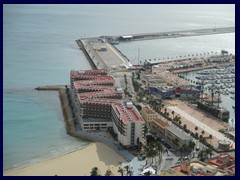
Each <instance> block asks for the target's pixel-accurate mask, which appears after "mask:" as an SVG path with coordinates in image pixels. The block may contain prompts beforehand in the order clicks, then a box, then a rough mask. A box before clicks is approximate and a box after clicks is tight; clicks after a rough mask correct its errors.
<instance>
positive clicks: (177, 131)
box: [167, 126, 192, 140]
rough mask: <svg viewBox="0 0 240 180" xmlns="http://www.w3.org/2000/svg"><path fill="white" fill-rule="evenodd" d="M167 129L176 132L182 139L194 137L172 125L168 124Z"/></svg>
mask: <svg viewBox="0 0 240 180" xmlns="http://www.w3.org/2000/svg"><path fill="white" fill-rule="evenodd" d="M167 129H168V130H169V131H170V132H171V133H173V134H175V135H176V136H177V137H179V138H180V139H182V140H189V139H192V138H191V137H190V136H188V135H186V134H184V133H183V132H182V131H180V130H178V129H177V128H175V127H172V126H168V127H167Z"/></svg>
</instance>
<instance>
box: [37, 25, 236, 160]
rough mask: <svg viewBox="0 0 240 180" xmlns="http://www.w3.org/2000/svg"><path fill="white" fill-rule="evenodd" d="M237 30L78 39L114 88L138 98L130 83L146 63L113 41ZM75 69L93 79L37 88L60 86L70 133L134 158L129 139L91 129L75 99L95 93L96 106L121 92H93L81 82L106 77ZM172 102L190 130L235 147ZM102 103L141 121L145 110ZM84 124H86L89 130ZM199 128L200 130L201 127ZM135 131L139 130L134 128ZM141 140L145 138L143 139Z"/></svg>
mask: <svg viewBox="0 0 240 180" xmlns="http://www.w3.org/2000/svg"><path fill="white" fill-rule="evenodd" d="M234 32H235V27H226V28H214V29H199V30H186V31H172V32H156V33H142V34H128V35H116V36H100V37H92V38H91V37H90V38H81V39H78V40H76V43H77V44H78V46H79V47H80V49H81V50H82V51H83V53H84V54H85V56H86V57H87V59H88V61H89V63H90V65H91V67H92V69H93V70H96V72H97V70H99V73H100V74H101V73H102V70H106V71H107V72H109V74H104V76H105V77H107V78H108V81H109V82H110V80H111V79H110V80H109V76H112V77H113V79H114V81H115V83H116V84H115V85H116V87H115V88H116V89H117V88H120V89H121V90H119V89H118V90H119V91H123V90H124V89H127V90H128V92H129V94H130V95H131V96H132V98H130V99H135V100H136V98H137V94H136V93H135V92H134V89H133V87H131V85H130V84H132V80H131V78H130V77H131V76H132V72H133V71H134V70H139V69H140V68H143V65H139V64H138V65H133V64H131V63H130V61H129V59H128V58H127V57H126V56H125V55H124V54H122V53H121V52H120V51H119V50H118V49H117V48H116V47H115V46H114V44H117V43H121V42H126V41H143V40H154V39H166V38H181V37H190V36H202V35H214V34H222V33H234ZM227 57H229V56H227ZM230 57H231V60H229V61H228V63H229V64H234V63H233V62H232V55H231V56H230ZM199 59H200V57H199ZM186 60H187V58H185V59H183V58H182V59H176V60H174V61H172V63H175V62H178V61H186ZM224 60H226V59H224ZM159 63H163V62H156V61H154V63H153V62H148V65H149V66H154V65H157V64H159ZM170 63H171V62H170ZM220 66H221V65H220ZM223 66H224V65H223ZM214 67H216V66H215V65H212V64H210V65H209V64H208V65H205V66H201V67H200V66H199V67H189V68H187V69H184V70H181V69H180V70H179V69H175V71H173V72H175V73H176V74H177V73H179V72H190V71H193V70H201V69H209V68H214ZM156 72H157V71H156ZM74 73H75V72H71V75H70V76H71V78H72V79H74V78H75V79H77V78H79V79H81V78H82V77H83V76H84V78H90V79H91V80H90V81H87V80H86V79H84V81H82V82H80V83H79V84H77V81H75V82H74V81H73V82H71V85H72V87H71V88H67V87H66V86H61V85H58V86H52V88H51V86H42V87H37V88H36V89H37V90H51V89H52V90H59V96H60V101H61V106H62V110H63V115H64V119H65V124H66V129H67V133H68V134H69V135H72V136H75V137H78V138H83V139H87V140H91V141H100V142H103V143H105V144H106V145H108V146H109V147H111V148H112V149H113V150H115V151H116V152H117V153H119V154H120V155H121V156H122V157H123V158H125V159H126V160H127V161H131V160H132V159H133V158H134V155H132V154H131V153H130V152H129V151H127V150H126V149H125V148H123V146H122V144H124V143H126V144H127V141H126V140H124V137H122V136H121V133H119V134H118V136H120V138H121V140H120V141H121V142H122V143H120V144H119V143H118V142H119V140H118V141H117V140H116V139H114V138H112V137H111V136H110V134H108V133H106V132H101V131H98V130H96V129H89V130H88V124H87V123H88V122H87V123H86V122H85V124H84V123H83V122H82V121H83V120H82V117H81V113H88V111H87V110H82V109H84V108H86V107H85V106H84V107H82V106H81V103H80V104H77V102H76V98H78V99H79V101H82V102H84V103H85V101H88V99H89V98H90V97H89V96H90V95H93V96H94V98H92V99H94V100H92V102H93V104H94V105H93V106H98V105H101V103H102V100H99V99H98V96H101V97H105V96H106V97H110V96H111V98H113V97H114V98H118V95H116V94H115V93H118V92H114V91H113V90H112V89H111V88H106V89H103V88H102V87H101V86H96V87H94V88H96V89H97V90H96V91H98V93H93V92H92V91H95V89H94V90H92V89H91V87H89V89H88V90H86V89H84V90H83V88H82V87H81V83H86V84H87V83H89V84H91V83H95V84H97V85H98V84H101V85H102V84H103V82H102V81H104V80H102V79H101V78H99V77H93V76H94V75H93V74H91V72H89V74H87V73H88V72H85V73H82V74H81V73H79V74H74ZM173 74H174V73H173ZM97 75H99V74H97ZM124 76H125V81H126V83H124ZM177 78H178V76H176V77H175V76H173V77H172V79H173V80H174V81H176V82H178V79H177ZM72 79H71V80H72ZM95 81H96V82H95ZM97 81H99V82H98V83H97ZM105 83H106V82H105ZM173 84H174V83H173ZM77 88H79V89H77ZM81 88H82V89H81ZM118 90H116V91H118ZM77 91H78V92H82V91H84V93H80V95H77V96H76V94H75V92H77ZM86 91H88V92H86ZM69 92H70V93H69ZM90 92H91V93H90ZM101 93H102V94H101ZM115 96H116V97H115ZM122 96H123V98H122V97H121V98H122V99H124V100H126V99H127V100H128V99H129V96H127V95H122ZM111 98H110V99H111ZM114 98H113V99H114ZM100 101H101V102H100ZM173 102H175V101H167V104H168V107H167V109H166V112H169V114H170V115H171V112H172V111H173V110H174V111H175V112H176V113H178V115H179V116H180V115H181V117H182V121H184V122H186V124H187V123H189V124H187V125H188V127H189V129H190V130H191V132H193V131H194V128H195V127H196V126H198V128H199V130H200V129H201V130H202V131H205V133H206V134H207V135H211V136H219V137H221V138H220V139H218V138H217V137H216V138H215V139H214V138H213V139H212V140H210V141H211V143H212V146H214V147H216V149H217V147H219V146H220V145H219V144H221V146H224V147H223V149H224V148H225V146H228V148H227V150H229V146H230V145H231V147H230V149H231V150H234V149H235V142H234V141H233V140H232V139H230V138H228V137H226V136H224V135H222V134H221V133H220V132H218V131H217V130H216V129H213V128H211V127H210V125H209V127H208V126H207V125H206V124H204V123H202V122H200V121H198V120H197V119H195V117H192V116H189V115H188V114H186V112H183V111H182V110H180V109H178V107H180V105H179V106H176V104H178V103H179V104H181V103H180V102H179V101H176V103H173ZM102 104H103V105H104V108H105V105H106V108H107V106H108V105H109V107H110V106H111V108H112V109H111V110H109V109H106V110H104V111H108V110H109V111H111V112H112V113H113V114H114V113H116V116H118V114H120V115H122V116H123V117H124V118H126V121H127V120H128V116H129V117H130V118H133V117H134V118H135V119H136V121H142V117H138V116H141V115H142V113H141V115H140V113H139V112H135V111H137V110H136V108H135V109H133V110H132V109H129V107H128V106H131V105H129V104H127V102H126V107H125V105H122V104H118V103H116V102H115V100H114V101H111V102H106V100H105V102H104V103H102ZM86 106H87V105H86ZM166 106H167V105H166ZM78 107H80V108H79V109H78ZM89 107H90V106H89ZM148 107H149V108H150V106H148ZM91 108H92V107H91ZM94 108H96V107H94ZM188 108H191V107H188ZM192 109H193V112H190V111H189V113H192V114H197V113H198V112H197V110H196V109H194V108H192ZM115 111H116V112H115ZM79 112H81V113H79ZM146 112H147V111H146ZM124 113H126V115H123V114H124ZM200 115H202V112H200V113H199V116H200ZM89 116H91V114H89ZM106 116H107V115H106ZM73 117H74V118H73ZM93 117H94V116H93ZM109 117H111V118H112V117H113V115H111V116H109ZM134 118H133V119H134ZM201 118H203V119H205V120H206V121H207V120H209V122H210V121H211V120H212V122H214V123H215V125H216V124H217V125H216V127H219V129H223V128H230V127H228V125H227V123H223V122H220V123H219V121H217V120H216V118H215V117H212V116H211V115H206V116H204V117H201ZM76 119H77V120H76ZM143 119H144V121H146V119H145V118H143ZM160 119H164V121H165V122H167V119H166V118H164V117H162V116H161V117H160ZM88 121H89V122H90V121H91V120H88ZM115 121H117V118H115V120H113V122H114V123H116V122H115ZM144 121H143V122H144ZM108 123H109V122H107V123H106V122H104V123H102V124H108ZM147 123H149V122H147ZM214 123H213V124H214ZM102 124H101V125H102ZM116 124H117V123H116ZM149 124H151V123H149ZM160 124H161V123H160ZM168 124H170V125H172V123H168ZM209 124H211V126H212V123H209ZM107 126H108V125H107ZM109 126H110V125H109ZM111 126H112V125H111ZM135 126H136V125H135ZM139 126H140V125H139ZM142 127H143V126H142V124H141V127H140V129H141V128H142ZM84 128H86V129H87V130H86V129H84ZM100 128H103V129H104V128H105V127H103V126H100ZM131 128H132V126H131ZM113 129H114V128H113ZM115 129H116V127H115ZM166 129H168V130H166V131H169V132H170V131H171V132H173V133H176V134H177V133H182V130H181V129H180V130H179V128H178V127H176V129H177V130H172V129H171V128H166ZM116 131H117V130H116ZM135 131H137V130H135ZM176 131H179V132H176ZM199 132H201V131H199ZM135 134H136V132H135ZM140 134H141V133H140ZM199 134H200V133H199ZM206 134H205V135H206ZM179 136H181V137H183V138H186V139H187V140H188V139H190V135H185V134H184V135H179ZM140 139H141V138H140ZM138 141H139V139H138ZM142 141H144V140H142ZM133 142H134V143H133ZM131 143H133V144H136V139H133V138H131ZM143 143H144V142H143ZM169 144H171V143H170V142H169Z"/></svg>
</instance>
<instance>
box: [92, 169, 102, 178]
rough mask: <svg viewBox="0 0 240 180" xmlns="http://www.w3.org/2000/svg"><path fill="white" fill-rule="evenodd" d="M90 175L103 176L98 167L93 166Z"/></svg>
mask: <svg viewBox="0 0 240 180" xmlns="http://www.w3.org/2000/svg"><path fill="white" fill-rule="evenodd" d="M90 176H101V173H100V171H99V170H98V167H94V168H92V171H91V172H90Z"/></svg>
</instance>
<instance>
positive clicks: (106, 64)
mask: <svg viewBox="0 0 240 180" xmlns="http://www.w3.org/2000/svg"><path fill="white" fill-rule="evenodd" d="M234 32H235V27H225V28H213V29H198V30H186V31H171V32H155V33H142V34H131V35H116V36H101V37H91V38H82V39H78V40H76V42H77V44H78V46H79V47H80V48H81V50H82V51H83V52H84V54H85V55H86V57H87V58H88V60H89V63H90V64H91V66H92V67H93V69H96V68H97V69H108V70H111V69H117V70H121V71H122V70H127V69H131V68H132V67H133V66H132V64H131V63H130V62H129V59H128V58H127V57H126V56H125V55H123V54H122V53H121V52H120V51H119V50H118V49H117V48H116V47H115V46H114V45H113V44H114V43H116V42H117V43H121V42H130V41H143V40H153V39H166V38H180V37H190V36H203V35H213V34H223V33H234ZM149 63H150V64H157V63H159V62H154V63H153V62H152V63H151V62H149Z"/></svg>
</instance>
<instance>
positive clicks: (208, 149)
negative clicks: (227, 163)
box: [205, 148, 212, 158]
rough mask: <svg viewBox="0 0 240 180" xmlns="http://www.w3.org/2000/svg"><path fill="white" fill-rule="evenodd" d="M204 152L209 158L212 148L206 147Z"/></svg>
mask: <svg viewBox="0 0 240 180" xmlns="http://www.w3.org/2000/svg"><path fill="white" fill-rule="evenodd" d="M205 152H206V155H207V157H208V158H211V156H212V149H210V148H207V149H206V150H205ZM208 155H209V156H208Z"/></svg>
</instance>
